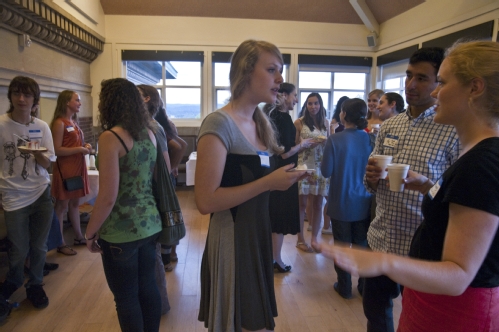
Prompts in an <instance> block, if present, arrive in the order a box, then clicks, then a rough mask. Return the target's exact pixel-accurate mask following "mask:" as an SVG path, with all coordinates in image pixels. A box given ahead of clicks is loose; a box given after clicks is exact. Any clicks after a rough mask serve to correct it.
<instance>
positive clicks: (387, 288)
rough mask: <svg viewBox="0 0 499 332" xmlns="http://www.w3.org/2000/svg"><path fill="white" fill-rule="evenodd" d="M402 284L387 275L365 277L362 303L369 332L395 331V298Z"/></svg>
mask: <svg viewBox="0 0 499 332" xmlns="http://www.w3.org/2000/svg"><path fill="white" fill-rule="evenodd" d="M400 288H401V287H400V285H399V284H397V283H396V282H395V281H393V280H391V279H390V278H388V277H386V276H379V277H374V278H365V281H364V294H363V297H362V304H363V306H364V314H365V315H366V318H367V331H368V332H393V331H394V329H395V328H394V325H393V299H394V298H396V297H397V296H399V294H400Z"/></svg>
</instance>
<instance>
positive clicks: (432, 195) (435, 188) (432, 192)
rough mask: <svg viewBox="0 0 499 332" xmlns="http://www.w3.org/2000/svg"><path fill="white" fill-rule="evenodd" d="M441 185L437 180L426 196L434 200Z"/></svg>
mask: <svg viewBox="0 0 499 332" xmlns="http://www.w3.org/2000/svg"><path fill="white" fill-rule="evenodd" d="M441 185H442V179H440V180H438V181H437V183H435V184H434V185H433V187H431V189H430V191H429V192H428V196H430V198H431V199H434V198H435V196H437V194H438V191H439V190H440V186H441Z"/></svg>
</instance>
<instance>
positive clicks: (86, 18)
mask: <svg viewBox="0 0 499 332" xmlns="http://www.w3.org/2000/svg"><path fill="white" fill-rule="evenodd" d="M48 2H52V4H51V6H53V7H54V8H55V9H56V10H58V11H61V14H63V15H64V14H66V13H68V14H70V15H71V16H73V18H75V19H76V20H78V21H80V22H81V23H83V24H84V25H85V26H86V27H88V28H90V29H91V30H93V32H95V33H97V34H99V35H100V36H102V37H104V36H105V35H106V25H105V22H106V20H105V15H104V10H103V9H102V6H101V4H100V1H99V0H49V1H48ZM54 5H55V6H54ZM57 7H58V8H57ZM61 9H62V10H61ZM64 12H66V13H64ZM75 23H78V22H75Z"/></svg>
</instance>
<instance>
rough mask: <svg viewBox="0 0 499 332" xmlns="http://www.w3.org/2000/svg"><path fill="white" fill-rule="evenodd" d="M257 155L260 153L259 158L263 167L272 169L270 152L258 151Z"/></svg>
mask: <svg viewBox="0 0 499 332" xmlns="http://www.w3.org/2000/svg"><path fill="white" fill-rule="evenodd" d="M256 153H258V156H259V157H260V164H261V165H262V167H267V168H269V167H270V158H269V154H268V152H264V151H257V152H256Z"/></svg>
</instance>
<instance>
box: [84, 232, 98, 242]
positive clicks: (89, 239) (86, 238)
mask: <svg viewBox="0 0 499 332" xmlns="http://www.w3.org/2000/svg"><path fill="white" fill-rule="evenodd" d="M96 236H97V233H95V234H94V236H92V237H91V238H88V237H87V233H85V236H84V237H85V240H87V241H91V240H93V239H95V237H96Z"/></svg>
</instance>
